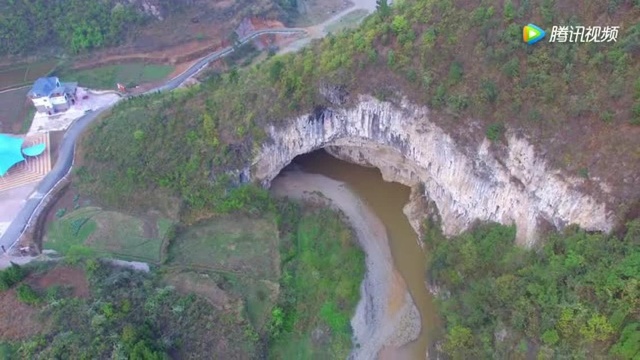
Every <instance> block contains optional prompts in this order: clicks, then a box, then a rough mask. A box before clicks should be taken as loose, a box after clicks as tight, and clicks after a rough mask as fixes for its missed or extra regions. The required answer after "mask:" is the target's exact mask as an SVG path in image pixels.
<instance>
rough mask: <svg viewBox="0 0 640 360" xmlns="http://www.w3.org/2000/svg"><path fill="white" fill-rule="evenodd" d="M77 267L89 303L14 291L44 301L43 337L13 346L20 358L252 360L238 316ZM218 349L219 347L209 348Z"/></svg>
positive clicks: (146, 278)
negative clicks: (214, 358)
mask: <svg viewBox="0 0 640 360" xmlns="http://www.w3.org/2000/svg"><path fill="white" fill-rule="evenodd" d="M84 263H85V268H86V269H87V270H86V271H87V274H88V276H89V282H90V285H91V296H90V297H88V298H75V297H71V296H69V294H66V293H65V292H64V291H61V290H63V289H60V288H57V287H54V288H52V289H53V290H49V289H48V290H47V295H46V296H40V295H39V294H37V293H36V292H35V291H34V290H33V289H31V288H30V287H28V286H24V287H19V289H18V292H19V294H18V296H19V297H20V298H21V300H23V301H25V302H27V303H32V304H39V303H42V302H43V301H47V302H48V306H46V307H43V308H42V310H41V311H42V313H41V316H42V318H43V319H44V321H45V322H46V323H47V324H48V326H47V328H46V329H47V332H46V333H43V334H41V335H38V336H36V337H34V338H32V339H29V340H26V341H23V342H20V343H15V344H13V345H14V346H13V348H15V353H16V354H17V355H19V357H20V358H25V359H26V358H28V359H53V358H74V359H81V358H91V359H105V358H118V359H149V360H153V359H157V360H161V359H167V358H169V354H170V353H171V354H174V355H179V356H184V355H188V356H200V357H207V356H208V355H210V354H211V353H216V354H217V355H219V356H221V357H223V358H250V357H251V356H252V354H253V351H254V349H255V339H251V338H249V337H248V336H247V335H246V334H245V329H246V327H247V324H246V320H243V319H242V318H241V317H239V316H238V315H237V314H227V313H222V312H220V311H218V310H216V309H215V308H213V307H212V306H211V305H210V303H209V302H207V301H206V300H204V299H201V298H198V297H196V296H193V295H190V296H185V295H181V294H179V293H178V292H176V291H175V290H174V289H173V288H172V287H170V286H166V285H165V284H164V283H163V282H162V281H161V278H160V277H159V276H158V275H151V274H147V273H144V272H140V271H132V270H128V269H124V268H117V267H111V266H108V265H105V264H102V263H100V262H99V261H97V260H86V261H85V262H84ZM21 286H22V285H21ZM221 343H224V344H225V346H223V347H219V346H218V347H217V348H215V349H214V348H212V344H221ZM215 346H217V345H214V347H215ZM180 354H181V355H180Z"/></svg>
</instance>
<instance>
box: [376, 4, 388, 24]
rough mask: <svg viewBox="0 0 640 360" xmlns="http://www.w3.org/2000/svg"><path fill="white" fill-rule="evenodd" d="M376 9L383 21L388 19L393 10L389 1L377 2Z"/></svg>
mask: <svg viewBox="0 0 640 360" xmlns="http://www.w3.org/2000/svg"><path fill="white" fill-rule="evenodd" d="M376 9H377V10H378V13H379V14H380V17H382V18H383V19H386V18H387V17H389V15H390V14H391V8H390V7H389V3H388V2H387V0H376Z"/></svg>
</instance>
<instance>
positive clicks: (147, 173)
mask: <svg viewBox="0 0 640 360" xmlns="http://www.w3.org/2000/svg"><path fill="white" fill-rule="evenodd" d="M578 3H580V4H582V5H580V6H578ZM572 4H573V5H575V6H572ZM575 9H580V10H577V11H574V10H575ZM602 14H604V15H602ZM639 14H640V5H632V4H630V3H629V2H625V3H618V2H610V4H602V3H599V2H587V3H583V2H577V1H574V2H571V1H569V2H563V3H562V5H561V4H556V3H554V2H552V1H549V0H544V1H521V2H506V3H505V6H504V7H503V6H496V5H495V4H494V3H493V2H490V1H482V2H480V3H479V4H477V5H471V4H469V3H468V2H465V1H457V2H454V1H406V2H403V3H400V4H396V5H395V6H394V7H393V9H392V10H388V11H378V12H377V13H376V14H374V15H372V16H370V17H369V18H368V19H367V20H366V21H365V23H364V24H363V25H362V26H361V27H360V28H358V29H357V30H354V31H350V32H346V33H341V34H339V35H336V36H332V37H329V38H327V39H324V40H322V41H320V42H319V43H317V44H315V46H312V47H311V48H308V49H305V50H303V51H302V52H300V53H297V54H290V55H285V56H278V57H275V58H272V59H270V60H268V61H267V62H265V63H262V64H260V65H258V66H256V67H253V68H250V69H247V70H243V71H236V70H233V71H231V72H230V73H227V74H224V75H221V76H218V75H214V76H213V77H211V78H210V79H209V80H207V81H206V82H205V83H203V84H202V86H201V87H200V88H199V89H194V90H189V91H186V92H183V93H181V94H175V93H172V94H165V95H155V96H154V97H153V99H136V100H132V101H130V102H127V103H125V104H122V105H120V106H118V108H116V109H115V110H114V111H113V114H112V115H111V116H110V117H109V118H108V121H106V122H104V123H102V124H100V125H98V126H97V127H95V128H94V130H93V131H92V132H91V133H90V134H89V135H88V136H87V141H85V142H84V145H83V153H84V154H85V155H86V158H85V159H86V160H87V161H86V163H85V165H86V168H85V169H84V170H86V172H84V170H83V173H85V174H87V175H91V176H88V177H86V178H87V179H89V178H91V179H95V180H96V181H97V182H94V183H93V185H97V187H99V188H100V189H102V190H101V191H103V192H104V191H107V192H110V190H109V189H116V188H118V189H125V190H127V189H129V190H132V189H134V188H135V189H138V190H139V189H140V188H149V187H151V188H152V187H153V186H163V187H168V188H171V189H173V190H175V191H176V192H177V193H178V194H179V195H181V196H182V197H183V198H184V199H186V200H187V203H188V204H190V205H196V206H202V205H204V203H206V202H207V201H208V200H212V199H214V198H215V196H216V195H214V192H212V191H210V189H211V180H213V179H219V178H220V177H218V175H220V171H221V170H223V169H234V168H235V169H237V168H240V167H241V166H243V165H246V164H247V162H248V161H249V159H250V158H251V154H252V152H253V149H254V148H255V146H256V145H257V144H259V143H260V142H261V141H263V139H264V134H265V132H264V130H263V129H264V127H265V126H266V125H267V124H278V123H281V122H283V121H286V119H288V118H291V117H292V116H294V115H299V114H303V113H309V112H310V111H312V110H313V109H314V108H316V109H320V108H322V107H324V106H327V105H333V104H338V105H340V104H343V106H349V101H353V100H354V99H355V98H356V96H355V95H357V94H359V93H366V94H372V95H374V96H376V97H378V98H380V99H383V100H389V101H397V100H398V99H399V98H400V97H401V96H403V97H406V98H408V99H409V100H411V101H412V102H414V103H416V104H424V105H428V106H429V107H430V108H431V109H432V115H433V116H431V117H432V119H433V121H434V122H435V123H437V124H438V125H439V126H441V127H443V128H444V129H445V130H447V131H449V132H450V134H451V136H452V137H453V138H454V139H456V140H457V141H458V142H459V143H460V144H461V145H463V146H464V145H469V146H472V145H477V144H478V142H479V141H480V140H482V139H483V138H484V137H485V136H487V137H489V138H490V139H493V141H494V143H495V146H494V149H493V150H495V151H500V148H501V144H500V143H501V139H502V134H503V132H504V128H505V127H506V129H508V130H509V131H513V132H516V133H520V134H523V135H525V136H526V137H528V138H529V140H530V141H531V142H533V143H534V145H536V148H537V150H538V152H539V153H540V154H542V156H543V157H544V158H545V159H546V160H547V161H549V162H550V163H551V164H552V165H553V166H554V167H555V168H557V169H562V170H566V171H567V173H568V174H570V175H579V176H580V177H582V178H584V179H585V181H584V187H585V188H586V190H590V192H592V194H593V195H594V196H597V197H600V198H602V199H603V200H605V201H607V202H609V203H611V204H619V203H620V202H628V203H631V202H633V201H635V200H636V199H637V198H638V195H639V193H640V188H639V187H638V186H636V185H637V184H638V181H640V179H639V174H640V171H639V170H640V161H639V160H640V143H639V142H638V141H637V139H638V136H640V126H638V122H639V121H640V110H639V109H640V80H638V74H640V63H639V62H638V61H634V58H635V57H636V56H637V55H638V52H639V51H640V45H639V41H640V40H639V36H640V25H639V24H637V23H635V21H636V20H637V19H638V17H639ZM528 22H536V23H538V24H540V25H541V26H543V27H549V26H550V25H552V24H560V25H562V24H584V25H600V26H606V25H619V26H621V28H620V34H619V38H618V41H617V42H615V43H606V42H605V43H573V44H570V43H547V42H541V43H538V44H536V45H534V46H527V45H526V44H524V43H523V42H522V40H521V24H524V23H528ZM324 89H331V90H332V91H330V92H332V93H333V94H334V95H336V94H337V96H333V99H329V100H331V101H332V102H333V104H331V103H330V102H329V101H328V100H327V98H325V97H324V96H322V95H321V92H323V91H322V90H324ZM324 93H325V94H327V92H326V91H324ZM471 129H473V130H471ZM477 129H480V131H478V130H477ZM134 132H136V133H138V135H139V136H142V135H144V137H142V138H140V139H144V141H143V142H142V141H141V140H139V141H137V142H136V141H132V140H133V138H134V136H133V134H134ZM601 184H605V185H604V186H602V185H601ZM596 185H598V186H596ZM600 188H604V189H605V190H607V191H602V190H600ZM117 193H119V194H120V195H119V196H121V197H120V199H124V198H126V196H127V195H126V191H125V192H122V191H118V192H117ZM114 195H115V194H114ZM117 198H118V196H116V198H113V199H112V200H114V201H113V203H118V202H119V201H117V200H118V199H117Z"/></svg>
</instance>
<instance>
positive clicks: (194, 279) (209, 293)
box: [167, 273, 234, 310]
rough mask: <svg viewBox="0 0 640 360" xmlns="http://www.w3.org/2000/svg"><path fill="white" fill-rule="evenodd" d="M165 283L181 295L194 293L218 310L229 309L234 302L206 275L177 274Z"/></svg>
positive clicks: (168, 278) (169, 277)
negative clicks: (173, 287)
mask: <svg viewBox="0 0 640 360" xmlns="http://www.w3.org/2000/svg"><path fill="white" fill-rule="evenodd" d="M167 281H168V282H169V283H170V284H172V285H173V286H175V288H176V289H177V290H178V291H180V292H181V293H183V294H190V293H194V294H197V295H200V296H202V297H204V298H205V299H207V300H208V301H209V302H210V303H211V304H212V305H213V306H215V307H216V308H217V309H219V310H227V309H229V307H230V305H231V302H232V300H234V299H233V298H232V297H231V296H230V295H229V294H228V293H227V292H225V291H224V290H222V289H221V288H220V287H219V286H218V285H217V284H216V283H215V281H213V279H211V278H210V276H209V275H207V274H198V273H179V274H175V275H170V276H168V277H167Z"/></svg>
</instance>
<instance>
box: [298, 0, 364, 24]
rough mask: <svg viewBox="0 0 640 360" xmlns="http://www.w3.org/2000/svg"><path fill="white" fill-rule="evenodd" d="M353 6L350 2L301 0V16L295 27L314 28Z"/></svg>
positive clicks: (299, 4)
mask: <svg viewBox="0 0 640 360" xmlns="http://www.w3.org/2000/svg"><path fill="white" fill-rule="evenodd" d="M353 5H354V4H353V2H352V1H350V0H300V1H299V2H298V12H299V13H300V16H299V18H298V19H297V20H296V21H295V25H296V26H312V25H316V24H319V23H321V22H323V21H326V20H327V19H330V18H331V17H332V16H334V15H336V14H337V13H339V12H340V11H344V10H345V9H348V8H350V7H352V6H353Z"/></svg>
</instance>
